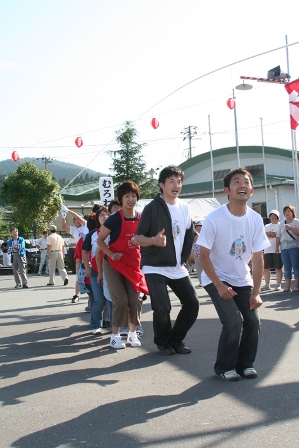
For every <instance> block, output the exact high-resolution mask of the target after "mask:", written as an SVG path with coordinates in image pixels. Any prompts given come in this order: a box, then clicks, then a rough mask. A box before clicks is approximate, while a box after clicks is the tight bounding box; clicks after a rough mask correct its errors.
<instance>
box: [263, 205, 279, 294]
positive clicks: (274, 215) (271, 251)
mask: <svg viewBox="0 0 299 448" xmlns="http://www.w3.org/2000/svg"><path fill="white" fill-rule="evenodd" d="M269 219H270V221H271V222H270V223H269V224H266V225H265V232H266V235H267V237H268V239H269V242H270V244H271V246H269V247H266V249H264V279H265V284H264V286H262V288H261V290H262V291H271V286H270V276H271V272H270V269H275V271H276V285H275V291H281V281H282V260H281V253H280V250H279V251H278V252H276V234H277V232H278V229H279V226H280V222H279V211H278V210H271V212H270V213H269Z"/></svg>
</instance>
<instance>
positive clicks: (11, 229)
mask: <svg viewBox="0 0 299 448" xmlns="http://www.w3.org/2000/svg"><path fill="white" fill-rule="evenodd" d="M13 230H15V231H16V232H18V231H19V230H18V228H17V227H11V228H10V231H11V232H12V231H13Z"/></svg>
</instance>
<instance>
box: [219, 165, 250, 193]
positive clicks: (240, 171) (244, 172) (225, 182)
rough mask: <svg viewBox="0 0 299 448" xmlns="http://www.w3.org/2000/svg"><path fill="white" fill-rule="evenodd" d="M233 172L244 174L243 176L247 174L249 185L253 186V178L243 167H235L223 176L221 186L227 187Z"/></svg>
mask: <svg viewBox="0 0 299 448" xmlns="http://www.w3.org/2000/svg"><path fill="white" fill-rule="evenodd" d="M235 174H244V176H248V177H249V180H250V183H251V186H252V187H253V178H252V175H251V174H250V172H249V171H247V170H246V169H245V168H240V167H239V168H235V169H234V170H231V171H230V172H229V173H227V174H226V175H225V176H224V178H223V186H224V187H226V188H229V186H230V181H231V180H232V177H233V176H234V175H235Z"/></svg>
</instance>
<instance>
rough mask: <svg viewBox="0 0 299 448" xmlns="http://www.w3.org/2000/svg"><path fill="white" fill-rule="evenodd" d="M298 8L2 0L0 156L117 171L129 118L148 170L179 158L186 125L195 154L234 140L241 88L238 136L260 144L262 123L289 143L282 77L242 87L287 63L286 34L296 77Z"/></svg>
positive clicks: (294, 2) (187, 1) (154, 0)
mask: <svg viewBox="0 0 299 448" xmlns="http://www.w3.org/2000/svg"><path fill="white" fill-rule="evenodd" d="M296 11H297V12H298V0H290V1H289V2H288V3H287V4H282V3H280V4H279V3H278V2H277V4H275V3H273V2H270V1H266V2H261V1H257V0H252V1H251V2H239V1H238V0H228V1H226V2H220V1H219V0H218V1H215V0H214V1H213V0H212V1H210V2H203V1H201V0H42V1H41V0H9V1H8V0H0V80H1V81H0V98H1V99H0V163H1V160H6V159H9V158H11V153H12V151H14V150H16V151H17V152H18V153H19V156H20V159H21V160H22V158H23V157H36V158H41V157H43V156H46V157H51V158H53V159H54V162H53V163H55V159H56V160H60V161H63V162H70V163H75V164H78V165H80V166H82V167H88V168H91V169H93V170H95V171H100V172H103V173H107V174H108V173H109V170H110V167H111V162H112V159H111V156H110V155H109V151H113V150H114V149H117V148H118V146H117V144H116V142H115V140H114V138H115V132H116V131H118V130H119V129H121V127H122V124H123V123H124V122H125V121H127V120H132V121H133V122H134V125H135V127H136V129H137V131H138V132H139V136H138V141H139V142H140V143H146V146H145V147H144V149H143V156H144V158H145V162H146V164H147V169H148V170H150V169H151V168H153V169H155V170H156V169H159V167H160V166H166V165H168V164H179V163H182V162H183V161H185V160H186V158H187V157H188V146H189V144H188V140H185V141H184V140H183V138H184V134H182V132H184V129H185V128H187V127H188V126H196V127H197V129H196V131H197V135H196V136H195V137H194V139H193V140H192V146H193V148H192V156H196V155H198V154H201V153H204V152H206V151H210V148H211V145H212V149H213V150H215V149H219V148H223V147H229V146H235V124H234V112H233V110H230V109H229V108H228V107H227V104H226V102H227V100H228V99H229V98H230V97H232V93H233V89H234V91H235V96H236V104H237V109H236V111H237V128H238V140H239V145H240V146H243V145H261V143H262V131H263V137H264V144H265V146H275V147H280V148H286V149H291V131H290V120H289V103H288V94H287V92H286V90H285V88H284V86H283V85H273V84H267V83H261V82H257V81H251V85H252V86H253V89H252V90H248V91H240V90H236V89H235V87H236V86H237V85H239V84H241V83H242V81H241V79H240V76H253V77H266V76H267V72H268V70H270V69H272V68H273V67H276V66H277V65H280V66H281V68H282V70H283V71H284V72H287V57H286V49H285V48H282V49H280V50H277V51H272V50H275V49H277V48H280V47H283V46H284V45H285V43H286V36H287V39H288V43H289V45H290V46H289V49H288V53H289V69H290V70H289V72H290V76H291V80H295V79H297V78H299V44H296V45H291V44H294V43H296V42H299V28H298V14H296ZM261 53H264V54H262V55H261V56H259V57H254V56H256V55H259V54H261ZM245 59H247V60H246V61H244V60H245ZM239 61H243V62H239ZM227 66H229V67H227ZM223 67H226V68H223ZM246 83H249V81H246ZM208 116H210V127H211V141H210V134H209V121H208ZM154 117H155V118H157V119H158V121H159V124H160V125H159V127H158V128H157V129H153V128H152V126H151V119H152V118H154ZM261 118H262V124H263V127H262V129H261ZM76 137H81V138H82V140H83V146H82V147H81V148H77V147H76V145H75V139H76ZM236 165H237V161H236Z"/></svg>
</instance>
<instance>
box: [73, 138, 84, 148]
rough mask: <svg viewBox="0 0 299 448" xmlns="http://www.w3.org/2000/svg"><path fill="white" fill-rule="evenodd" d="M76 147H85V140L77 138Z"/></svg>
mask: <svg viewBox="0 0 299 448" xmlns="http://www.w3.org/2000/svg"><path fill="white" fill-rule="evenodd" d="M75 143H76V146H78V148H81V146H82V145H83V140H82V138H81V137H77V138H76V140H75Z"/></svg>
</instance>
